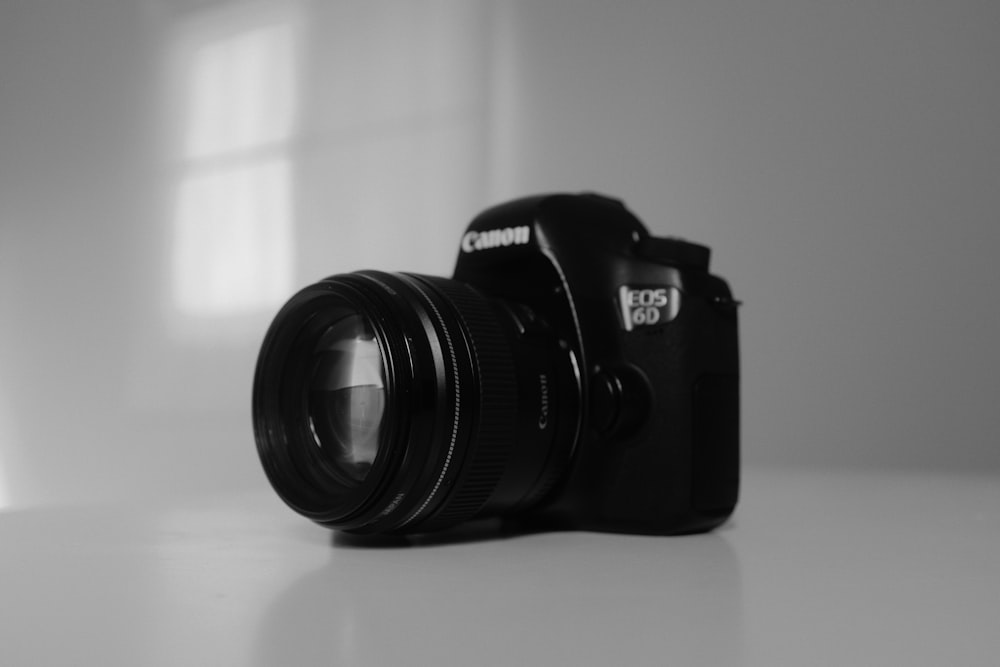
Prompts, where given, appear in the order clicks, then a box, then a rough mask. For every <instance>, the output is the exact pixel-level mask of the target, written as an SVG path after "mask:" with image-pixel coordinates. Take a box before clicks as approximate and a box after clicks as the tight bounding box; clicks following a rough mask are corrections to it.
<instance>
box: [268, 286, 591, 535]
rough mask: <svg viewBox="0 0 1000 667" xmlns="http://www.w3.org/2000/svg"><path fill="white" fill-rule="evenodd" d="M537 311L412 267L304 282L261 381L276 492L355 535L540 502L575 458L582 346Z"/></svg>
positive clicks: (285, 311)
mask: <svg viewBox="0 0 1000 667" xmlns="http://www.w3.org/2000/svg"><path fill="white" fill-rule="evenodd" d="M526 312H527V311H526V309H525V308H523V307H521V306H518V305H516V304H507V303H504V302H502V301H499V300H495V299H490V298H488V297H486V296H485V295H483V294H482V293H480V292H478V291H477V290H475V289H474V288H472V287H470V286H469V285H466V284H465V283H462V282H459V281H455V280H449V279H445V278H437V277H431V276H418V275H412V274H403V273H383V272H375V271H363V272H356V273H350V274H342V275H339V276H333V277H331V278H328V279H326V280H324V281H322V282H319V283H317V284H315V285H312V286H309V287H307V288H305V289H303V290H302V291H300V292H299V293H298V294H296V295H295V296H293V297H292V299H291V300H290V301H289V302H288V303H287V304H286V305H285V306H284V308H282V310H281V311H280V312H279V313H278V315H277V317H276V318H275V320H274V322H273V323H272V325H271V327H270V329H269V330H268V333H267V335H266V337H265V339H264V343H263V345H262V347H261V353H260V356H259V358H258V362H257V371H256V376H255V379H254V391H253V410H254V428H255V435H256V441H257V448H258V453H259V454H260V458H261V462H262V464H263V467H264V470H265V472H266V473H267V475H268V478H269V480H270V481H271V484H272V486H274V488H275V490H276V491H277V492H278V494H279V495H280V496H281V497H282V498H283V499H284V500H285V502H286V503H288V504H289V505H290V506H291V507H292V508H293V509H295V510H296V511H298V512H299V513H301V514H303V515H305V516H307V517H309V518H311V519H313V520H315V521H317V522H320V523H323V524H325V525H329V526H331V527H336V528H342V529H345V530H351V531H354V532H397V533H408V532H424V531H429V530H436V529H440V528H445V527H448V526H451V525H453V524H455V523H458V522H461V521H463V520H466V519H469V518H473V517H476V516H486V515H496V514H505V513H515V512H518V511H521V510H523V509H527V508H530V507H533V506H535V505H537V504H538V503H539V502H540V501H542V500H543V499H544V498H545V497H546V496H547V494H548V493H549V491H551V489H552V488H553V486H554V485H555V484H556V483H557V482H558V480H559V478H560V474H561V473H562V472H563V470H564V469H565V467H566V465H567V463H568V460H569V457H570V455H571V453H572V449H573V446H574V444H575V439H576V436H577V431H578V428H579V419H580V411H579V403H580V396H579V394H580V383H579V377H578V372H577V368H576V360H575V359H574V358H573V355H572V353H571V352H570V350H569V348H568V346H566V345H564V344H562V343H561V342H560V341H559V340H558V338H557V337H556V335H555V334H554V333H553V332H551V331H550V330H549V329H547V328H546V327H545V325H544V322H543V321H542V320H541V319H540V318H539V317H537V316H535V315H534V314H533V313H530V312H529V313H527V314H526ZM526 323H527V324H526Z"/></svg>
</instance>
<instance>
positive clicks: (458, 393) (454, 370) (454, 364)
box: [398, 275, 462, 526]
mask: <svg viewBox="0 0 1000 667" xmlns="http://www.w3.org/2000/svg"><path fill="white" fill-rule="evenodd" d="M398 277H400V278H405V277H406V276H405V275H400V276H398ZM410 287H412V288H413V289H415V290H416V291H417V292H418V293H419V294H420V295H421V296H422V297H423V298H424V302H425V303H426V304H427V305H428V306H429V307H430V309H431V311H432V312H433V313H434V316H435V317H436V318H437V321H438V324H439V325H440V327H441V332H442V334H443V335H444V338H445V343H446V345H447V348H448V362H449V367H450V370H451V374H452V379H453V383H454V387H455V408H454V411H453V416H452V424H451V435H450V438H449V442H448V453H447V454H446V455H445V460H444V463H443V464H442V466H441V469H440V471H439V472H438V476H437V480H436V481H435V482H434V486H433V487H432V488H431V490H430V493H428V494H427V496H426V497H425V498H424V500H423V502H421V503H420V505H419V506H418V507H417V508H416V509H415V510H413V511H412V512H411V513H410V514H409V515H408V516H407V517H406V518H405V519H404V520H403V522H402V524H401V526H408V525H409V524H410V523H412V522H413V521H414V520H415V519H417V518H418V517H420V515H421V513H423V512H424V510H426V509H427V506H428V505H429V504H430V502H431V501H432V500H433V499H434V498H435V496H436V495H437V492H438V490H439V489H440V488H441V484H442V482H443V481H444V478H445V477H446V476H447V474H448V470H449V468H450V467H451V462H452V458H453V456H454V454H455V447H456V445H457V442H458V431H459V420H460V418H461V415H462V409H461V408H462V383H461V376H460V374H459V369H458V358H457V356H456V352H455V343H454V341H453V340H452V337H451V334H450V333H449V331H448V326H447V323H446V322H445V320H444V318H443V317H442V316H441V311H440V310H438V308H437V306H436V305H435V304H434V301H433V300H432V299H431V298H430V297H429V296H428V294H427V293H426V292H425V291H424V290H423V289H422V288H421V287H420V285H419V284H418V283H416V282H413V283H410Z"/></svg>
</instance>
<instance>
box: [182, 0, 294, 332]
mask: <svg viewBox="0 0 1000 667" xmlns="http://www.w3.org/2000/svg"><path fill="white" fill-rule="evenodd" d="M236 7H237V8H238V9H239V11H233V9H232V6H230V7H228V8H226V9H225V10H219V12H209V15H208V16H207V17H204V16H199V17H197V18H196V19H195V20H194V22H193V23H191V24H190V25H189V27H190V30H189V32H188V33H187V34H183V35H182V39H181V42H182V46H181V49H182V50H183V51H184V53H182V54H181V68H180V89H179V90H180V94H181V96H182V98H183V99H182V106H181V114H182V118H181V123H182V127H181V128H180V137H179V140H180V144H181V169H180V178H179V184H178V190H177V195H176V201H175V208H174V213H173V230H172V231H173V246H172V265H171V267H170V268H171V276H172V301H173V304H174V306H175V308H176V310H177V311H178V312H179V313H180V314H182V315H185V316H192V317H198V318H205V317H226V316H233V315H240V314H245V313H251V312H255V311H259V310H263V309H270V308H272V307H273V306H274V305H275V304H276V303H279V302H280V301H282V300H283V299H284V298H286V297H287V295H288V293H289V292H290V290H291V285H292V273H293V271H292V269H293V267H292V253H293V232H294V230H293V222H294V220H293V213H294V207H293V198H292V186H293V177H294V170H293V165H292V160H291V156H290V146H291V140H292V138H293V136H294V132H295V115H296V108H295V98H296V90H295V88H296V54H297V44H296V41H297V32H296V25H295V22H294V21H293V20H292V19H293V17H292V16H291V15H290V11H282V12H278V11H275V8H276V7H279V8H281V9H284V10H288V9H289V7H290V5H288V6H286V5H278V6H275V5H260V7H266V9H267V11H260V12H255V11H253V10H254V8H255V7H258V5H256V4H255V3H247V4H245V5H237V6H236ZM199 19H200V20H199Z"/></svg>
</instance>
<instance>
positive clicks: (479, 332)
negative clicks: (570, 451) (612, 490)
mask: <svg viewBox="0 0 1000 667" xmlns="http://www.w3.org/2000/svg"><path fill="white" fill-rule="evenodd" d="M411 277H412V278H414V279H415V280H419V281H420V282H422V283H424V284H425V285H427V286H428V287H430V288H432V289H433V290H434V291H436V292H438V293H439V294H440V295H441V296H442V297H444V299H445V300H446V301H447V302H449V303H450V304H451V306H452V308H451V310H453V311H454V314H455V315H456V316H457V317H458V319H459V321H460V323H461V325H462V326H461V329H462V333H463V339H464V342H465V345H467V346H468V348H469V351H470V352H471V355H470V356H471V358H472V359H473V360H474V362H475V370H476V378H477V380H478V382H477V383H476V385H477V386H476V387H475V388H476V389H477V390H478V391H476V392H475V394H476V395H477V396H475V395H474V396H473V398H474V399H475V398H478V400H476V401H475V403H473V404H471V405H470V404H469V400H468V393H469V392H466V408H465V409H467V410H470V413H471V414H475V415H478V420H477V423H476V424H475V427H474V431H473V436H472V437H471V438H470V442H469V443H468V446H469V447H470V449H472V451H471V452H470V454H469V457H468V458H467V460H466V463H465V464H464V465H463V470H462V472H461V474H460V477H459V479H458V480H457V482H456V484H455V486H454V488H453V490H452V492H451V494H450V495H449V497H448V498H447V499H446V500H445V501H443V503H442V505H441V506H440V510H439V511H438V512H437V514H435V515H432V516H431V517H430V518H429V519H428V520H426V521H424V522H423V523H421V524H420V529H421V530H435V529H438V528H443V527H446V526H449V525H452V524H455V523H458V522H461V521H464V520H466V519H469V518H471V517H472V516H474V515H475V514H476V513H477V512H478V511H479V510H480V509H481V508H482V507H483V505H484V504H485V503H486V502H487V500H488V499H489V497H490V495H491V494H492V493H493V491H494V489H495V488H496V486H497V483H498V482H499V481H500V478H501V476H502V475H503V472H504V469H505V467H506V465H507V461H508V457H509V454H510V449H511V443H512V442H513V438H514V423H515V419H516V413H517V381H516V377H515V374H514V370H513V368H514V362H513V353H512V351H511V348H510V344H509V343H508V341H507V339H506V338H505V337H504V335H503V332H502V330H501V328H500V324H499V321H498V317H497V314H496V313H495V312H494V310H493V308H492V306H491V305H490V303H489V301H487V299H486V298H485V297H484V296H482V295H481V294H480V293H478V292H476V291H475V290H474V289H473V288H471V287H469V286H468V285H466V284H464V283H460V282H457V281H453V280H447V279H442V278H435V277H430V276H411ZM477 403H478V405H477ZM458 408H459V406H457V405H456V411H457V410H458ZM456 413H457V412H456Z"/></svg>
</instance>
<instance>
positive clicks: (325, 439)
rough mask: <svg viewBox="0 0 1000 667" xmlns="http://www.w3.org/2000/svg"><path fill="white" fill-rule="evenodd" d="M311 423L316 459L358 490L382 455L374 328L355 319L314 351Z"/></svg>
mask: <svg viewBox="0 0 1000 667" xmlns="http://www.w3.org/2000/svg"><path fill="white" fill-rule="evenodd" d="M312 367H313V373H312V378H311V380H310V383H309V423H310V428H311V429H312V433H313V440H314V444H315V446H316V448H317V449H318V450H319V451H318V452H314V453H315V454H318V456H317V457H316V458H318V459H319V462H320V464H321V465H322V466H323V468H325V470H326V472H327V473H328V474H329V475H331V476H332V477H333V478H334V479H335V480H336V481H337V482H338V483H339V484H341V485H343V486H346V487H356V486H357V485H359V484H360V483H361V482H363V481H364V479H365V477H366V476H367V474H368V471H369V470H370V469H371V467H372V464H373V463H374V462H375V457H376V456H377V455H378V450H379V440H380V436H381V432H382V421H383V416H384V414H385V371H384V369H383V363H382V353H381V351H380V350H379V346H378V343H377V342H376V340H375V336H374V334H373V333H372V331H371V328H370V327H369V325H368V324H367V322H366V321H365V320H364V319H363V318H362V317H361V316H359V315H357V314H351V315H346V316H344V317H343V318H341V319H339V320H337V321H336V322H335V323H334V324H333V325H331V326H330V327H329V328H328V329H327V330H326V331H325V332H324V334H323V335H322V336H321V338H320V340H319V343H318V344H317V345H316V348H315V350H314V351H313V366H312Z"/></svg>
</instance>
